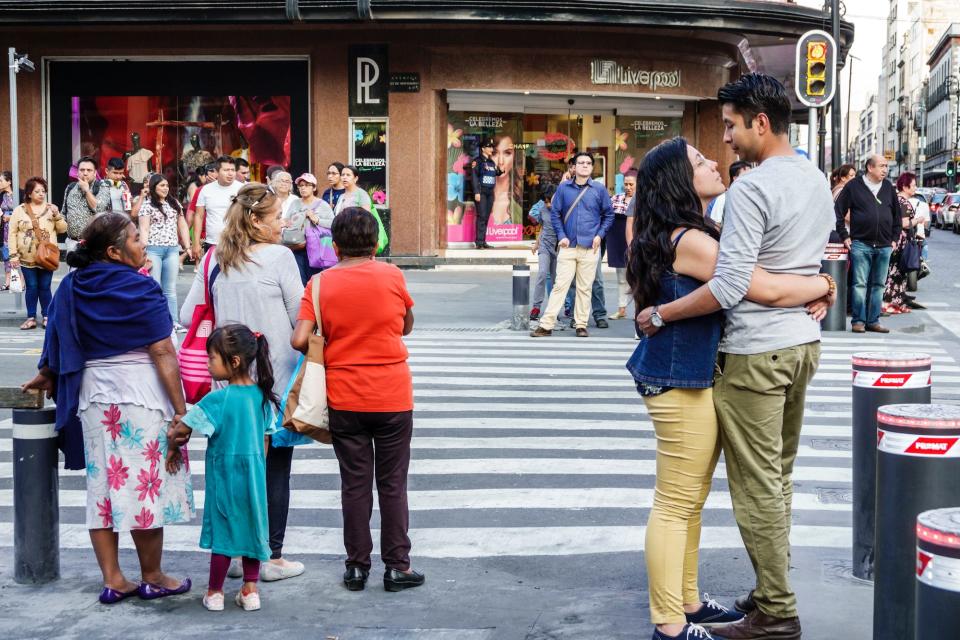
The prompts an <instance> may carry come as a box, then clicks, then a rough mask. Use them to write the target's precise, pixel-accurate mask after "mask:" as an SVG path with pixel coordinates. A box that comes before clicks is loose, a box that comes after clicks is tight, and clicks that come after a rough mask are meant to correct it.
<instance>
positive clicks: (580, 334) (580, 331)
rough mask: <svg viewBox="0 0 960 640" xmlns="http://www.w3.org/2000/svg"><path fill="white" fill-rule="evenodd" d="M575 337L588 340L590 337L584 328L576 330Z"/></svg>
mask: <svg viewBox="0 0 960 640" xmlns="http://www.w3.org/2000/svg"><path fill="white" fill-rule="evenodd" d="M577 337H578V338H589V337H590V334H589V333H587V330H586V329H584V328H582V327H581V328H580V329H577Z"/></svg>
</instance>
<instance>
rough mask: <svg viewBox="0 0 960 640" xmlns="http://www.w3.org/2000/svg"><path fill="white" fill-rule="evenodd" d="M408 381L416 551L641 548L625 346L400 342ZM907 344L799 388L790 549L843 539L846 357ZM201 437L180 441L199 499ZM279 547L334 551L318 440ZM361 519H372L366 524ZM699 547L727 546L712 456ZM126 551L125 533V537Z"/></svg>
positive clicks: (456, 553)
mask: <svg viewBox="0 0 960 640" xmlns="http://www.w3.org/2000/svg"><path fill="white" fill-rule="evenodd" d="M406 341H407V345H408V347H409V349H410V355H411V357H410V366H411V369H412V371H413V374H414V389H415V401H416V402H415V404H416V411H415V420H414V439H413V443H412V448H413V455H412V458H413V459H412V462H411V466H410V481H409V489H410V493H409V502H410V510H411V517H410V520H411V531H410V537H411V539H412V541H413V553H414V554H415V555H416V556H420V557H436V558H480V557H494V556H515V555H524V556H565V555H578V554H588V553H599V552H628V551H640V550H642V549H643V539H644V526H645V524H646V520H647V517H648V514H649V509H650V507H651V505H652V503H653V488H654V480H655V472H656V468H655V447H656V443H655V439H654V433H653V425H652V423H651V422H650V419H649V416H648V415H647V412H646V409H645V407H644V405H643V402H642V400H641V399H640V397H639V396H638V395H637V393H636V391H635V389H634V386H633V383H632V379H631V378H630V376H629V374H628V373H627V371H626V369H625V368H624V363H625V362H626V360H627V358H628V357H629V355H630V353H631V352H632V350H633V349H634V347H635V345H636V342H635V341H634V340H632V339H624V338H607V337H600V336H597V337H592V338H590V339H589V340H576V339H573V338H567V337H565V336H564V337H558V338H553V339H547V340H543V339H541V340H533V339H530V338H528V337H526V336H524V335H520V334H514V333H510V332H492V333H488V332H474V333H470V332H462V333H445V332H441V331H434V332H431V331H429V330H425V331H418V332H415V333H414V334H413V335H412V336H410V337H408V338H407V340H406ZM869 350H892V351H916V350H917V342H916V340H913V339H910V338H909V337H906V336H902V337H897V336H890V337H886V336H884V337H880V336H867V337H863V336H856V337H854V336H852V335H851V336H829V337H826V338H824V341H823V358H822V364H821V367H820V370H819V372H818V374H817V376H816V377H815V378H814V381H813V382H812V384H811V386H810V389H809V392H808V396H807V408H806V413H805V422H804V429H803V433H802V438H801V443H800V451H799V455H798V458H797V463H796V468H795V472H794V483H795V487H794V503H793V507H794V508H793V520H794V526H793V529H792V543H793V544H794V545H796V546H798V547H821V548H845V547H849V546H850V540H851V533H850V517H851V506H850V503H849V494H850V489H851V470H850V459H851V450H850V383H849V380H850V373H849V371H850V364H849V358H850V356H851V354H852V353H854V352H856V351H869ZM923 350H924V351H925V352H929V353H930V354H931V355H932V356H933V358H934V373H933V375H934V393H935V395H936V396H938V397H945V398H950V397H951V396H954V395H957V394H960V375H954V374H960V366H957V363H956V362H955V360H954V359H953V358H952V357H950V356H949V355H948V354H947V352H946V351H945V350H944V349H942V348H940V347H939V346H937V347H935V348H931V349H927V348H924V349H923ZM10 430H11V429H10V424H9V421H6V423H0V546H10V545H12V537H13V536H12V513H13V509H12V504H13V491H12V479H11V474H12V460H11V455H12V453H11V441H10V437H9V436H10ZM205 445H206V442H205V440H204V439H203V438H195V439H194V440H193V441H192V442H191V445H190V448H191V455H190V457H191V468H192V471H193V474H194V487H195V497H196V502H197V505H198V506H201V505H202V504H203V473H204V454H205V449H206V447H205ZM291 486H292V495H291V510H290V518H289V524H288V530H287V539H286V543H285V554H287V555H290V556H291V557H293V556H300V555H308V554H335V555H340V554H342V553H343V547H342V538H341V536H342V532H341V529H340V526H341V517H340V505H339V489H338V487H339V475H338V468H337V462H336V459H335V457H334V455H333V452H332V449H331V448H330V447H326V446H321V445H310V446H306V447H300V448H298V450H297V452H296V453H295V455H294V463H293V477H292V482H291ZM84 508H85V493H84V477H83V472H70V471H62V470H61V473H60V512H61V546H63V547H65V548H82V549H86V548H88V547H89V538H88V536H87V532H86V529H85V527H84V513H85V510H84ZM378 518H379V515H378V513H376V512H375V513H374V523H373V525H374V526H377V524H378ZM703 523H704V527H703V534H702V546H703V547H704V548H713V549H728V548H729V549H735V548H740V547H741V546H742V545H741V542H740V536H739V533H738V531H737V528H736V523H735V520H734V517H733V512H732V509H731V504H730V494H729V490H728V486H727V481H726V473H725V470H724V467H723V463H722V460H721V463H720V465H719V466H718V468H717V472H716V475H715V479H714V483H713V492H712V493H711V495H710V498H709V499H708V501H707V503H706V507H705V511H704V517H703ZM198 539H199V520H195V521H194V522H193V523H192V524H190V525H184V526H174V527H168V528H167V529H166V531H165V548H167V549H171V550H183V551H192V550H196V549H197V541H198ZM126 543H127V544H129V541H128V540H127V541H126Z"/></svg>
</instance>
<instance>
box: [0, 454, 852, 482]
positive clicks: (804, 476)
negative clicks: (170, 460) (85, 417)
mask: <svg viewBox="0 0 960 640" xmlns="http://www.w3.org/2000/svg"><path fill="white" fill-rule="evenodd" d="M205 469H206V466H205V465H204V462H203V461H202V460H194V461H191V463H190V470H191V472H192V473H193V474H196V475H203V474H204V472H205ZM12 470H13V464H12V463H10V462H0V477H9V476H10V475H11V473H12ZM656 471H657V467H656V461H655V460H652V459H650V460H637V459H622V458H442V459H427V460H419V459H414V460H411V461H410V475H411V476H436V475H454V476H462V475H514V476H523V475H557V476H577V475H597V476H653V475H655V474H656ZM291 472H292V473H293V474H295V475H311V474H312V475H339V473H340V471H339V467H338V465H337V461H336V460H335V459H333V458H322V459H314V460H303V459H297V458H294V460H293V465H292V471H291ZM84 473H85V471H84V470H83V469H80V470H77V471H66V470H63V469H61V470H60V475H61V476H81V475H84ZM726 473H727V472H726V469H725V468H724V466H723V465H722V464H719V465H717V470H716V473H715V474H714V477H715V478H726V477H727V475H726ZM851 478H852V474H851V471H850V468H849V465H845V466H844V467H813V466H797V467H796V468H794V471H793V479H794V480H795V481H804V480H809V481H820V482H851Z"/></svg>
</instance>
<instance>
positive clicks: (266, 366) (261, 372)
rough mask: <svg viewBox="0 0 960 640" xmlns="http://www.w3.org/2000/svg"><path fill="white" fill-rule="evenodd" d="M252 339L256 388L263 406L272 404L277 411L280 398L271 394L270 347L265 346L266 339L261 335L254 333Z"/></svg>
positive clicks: (271, 369) (271, 367) (271, 368)
mask: <svg viewBox="0 0 960 640" xmlns="http://www.w3.org/2000/svg"><path fill="white" fill-rule="evenodd" d="M253 335H254V338H255V339H256V341H257V355H256V360H255V361H256V365H257V386H258V387H260V391H262V392H263V404H264V406H266V405H267V402H268V401H269V402H271V403H273V406H274V407H276V408H277V409H279V408H280V398H279V397H277V394H276V393H274V392H273V365H271V364H270V345H269V344H267V338H266V336H264V335H263V334H262V333H259V332H255V333H254V334H253Z"/></svg>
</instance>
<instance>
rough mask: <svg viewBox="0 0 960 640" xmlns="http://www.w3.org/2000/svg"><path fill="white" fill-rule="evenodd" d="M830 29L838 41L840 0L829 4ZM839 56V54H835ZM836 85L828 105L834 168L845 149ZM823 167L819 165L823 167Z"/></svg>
mask: <svg viewBox="0 0 960 640" xmlns="http://www.w3.org/2000/svg"><path fill="white" fill-rule="evenodd" d="M830 31H831V35H832V36H833V40H834V42H840V0H833V2H832V4H831V5H830ZM837 57H838V58H839V56H837ZM834 84H835V85H836V87H835V89H834V94H833V102H832V103H831V105H830V117H831V139H832V141H833V146H832V148H831V150H830V165H831V168H832V169H836V168H837V167H839V166H840V164H841V157H842V156H841V155H840V154H841V152H842V151H846V150H845V149H841V148H840V140H841V137H840V133H841V130H842V127H841V124H840V114H841V111H840V109H841V106H840V84H841V83H840V82H835V83H834ZM849 100H850V96H847V101H849ZM823 168H824V167H821V169H823Z"/></svg>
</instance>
